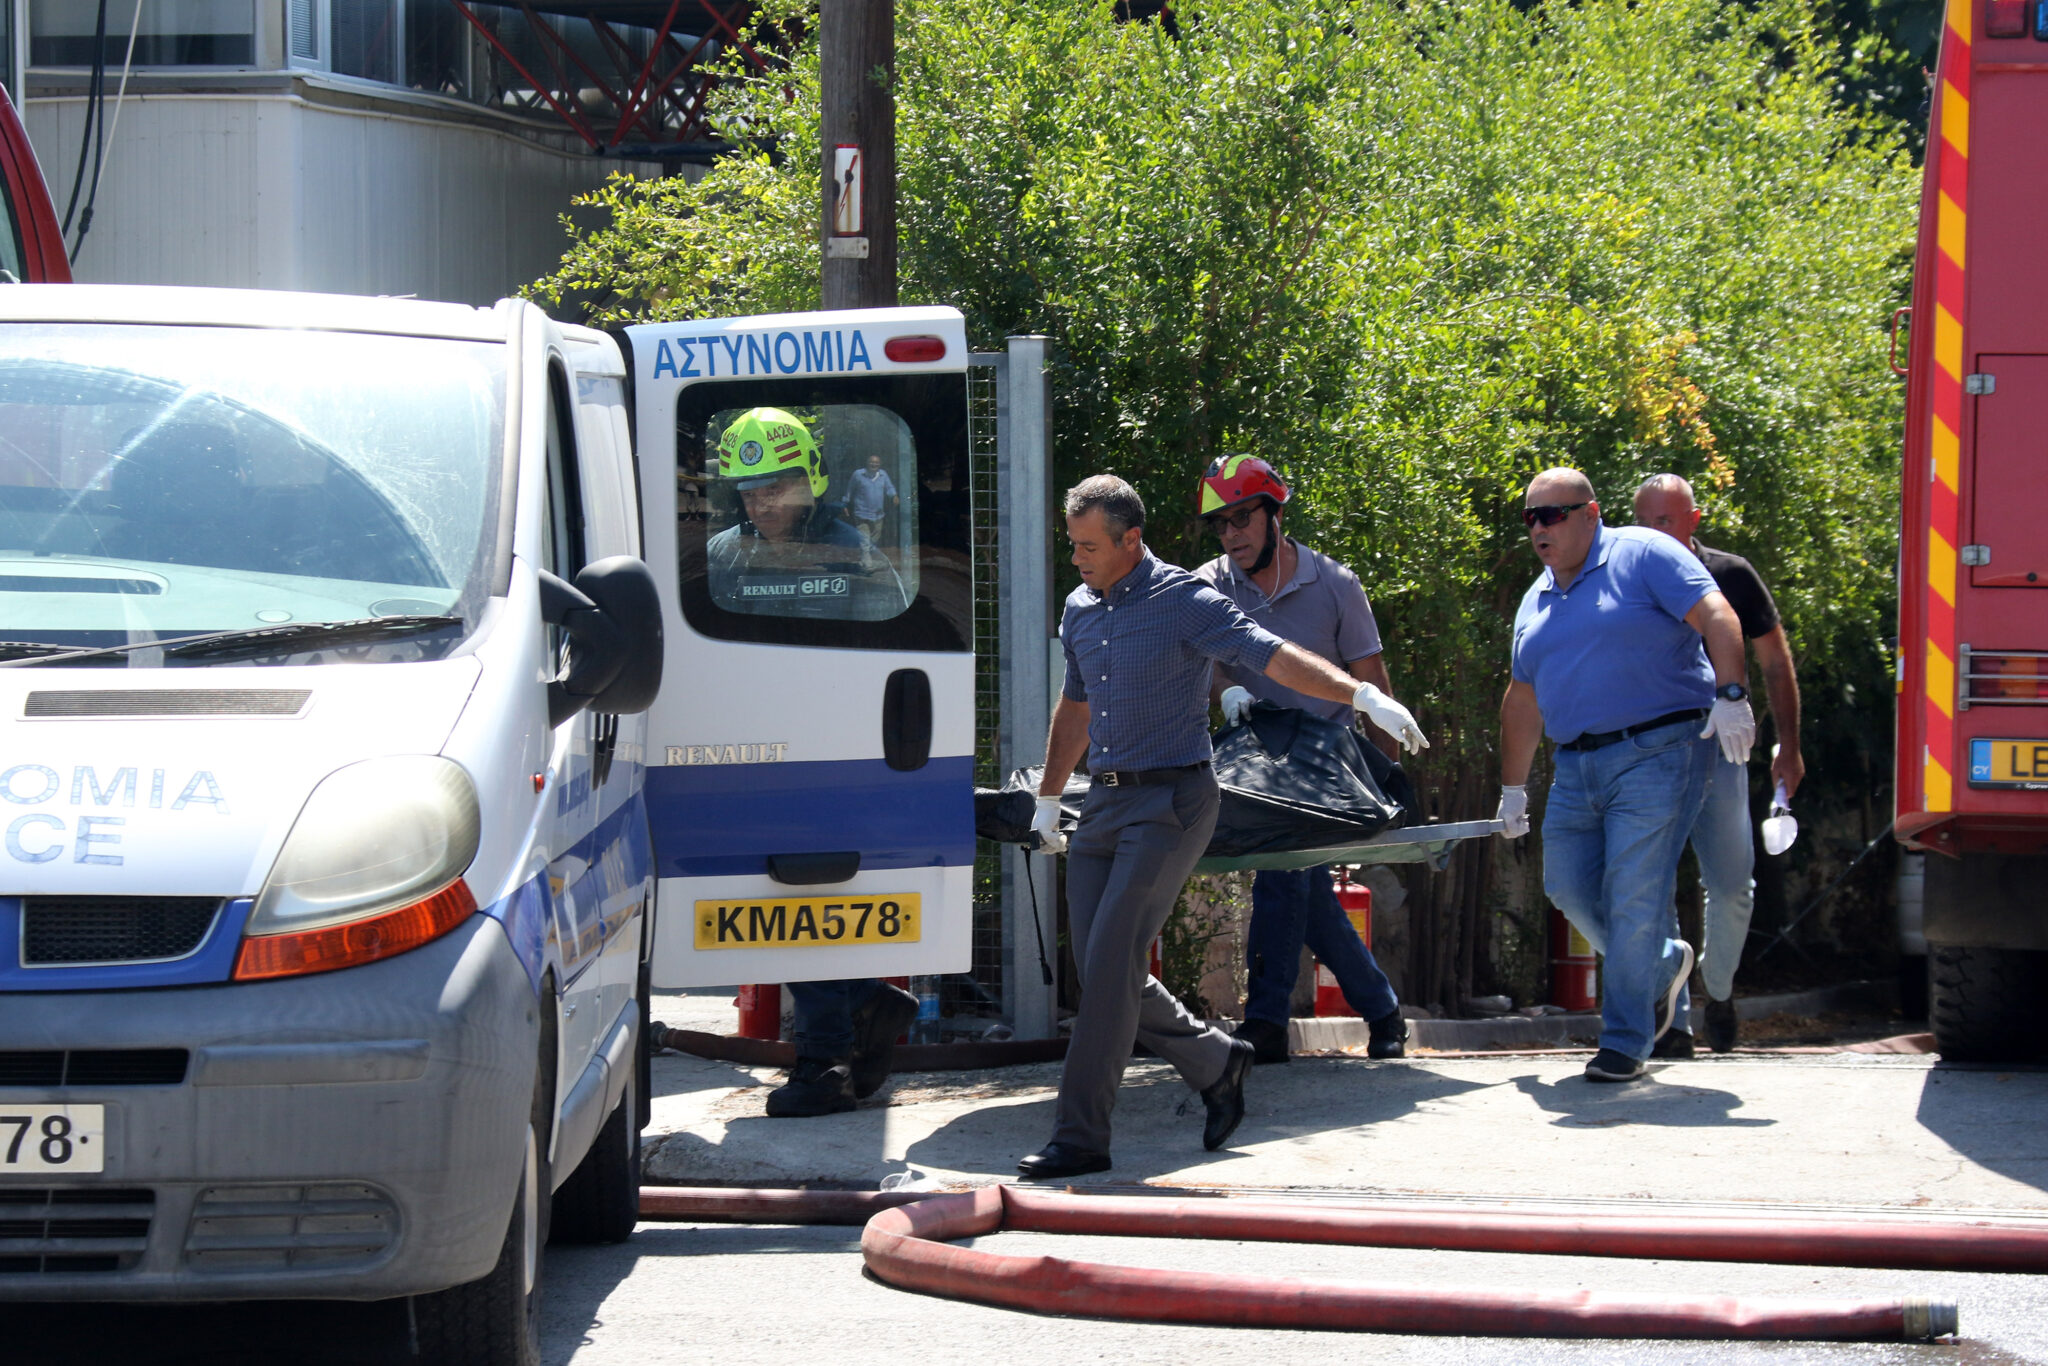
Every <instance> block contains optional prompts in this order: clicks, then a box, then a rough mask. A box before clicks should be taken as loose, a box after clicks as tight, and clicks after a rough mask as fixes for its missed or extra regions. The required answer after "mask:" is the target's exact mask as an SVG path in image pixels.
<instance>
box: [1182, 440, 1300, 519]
mask: <svg viewBox="0 0 2048 1366" xmlns="http://www.w3.org/2000/svg"><path fill="white" fill-rule="evenodd" d="M1247 498H1268V499H1271V500H1272V503H1273V506H1274V507H1284V506H1286V503H1287V485H1285V484H1283V483H1281V482H1280V476H1279V475H1277V474H1275V473H1274V472H1273V467H1272V466H1271V465H1268V464H1267V463H1266V462H1265V461H1263V460H1261V459H1259V457H1257V456H1256V455H1219V456H1217V457H1216V458H1215V459H1214V460H1212V461H1211V462H1209V472H1208V473H1207V474H1204V475H1203V476H1202V507H1201V511H1200V513H1199V514H1198V515H1200V516H1203V517H1207V516H1208V515H1209V514H1210V513H1212V512H1220V511H1221V510H1222V509H1224V508H1227V507H1229V506H1230V505H1231V504H1232V503H1242V502H1243V501H1244V500H1245V499H1247Z"/></svg>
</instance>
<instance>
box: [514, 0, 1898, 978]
mask: <svg viewBox="0 0 2048 1366" xmlns="http://www.w3.org/2000/svg"><path fill="white" fill-rule="evenodd" d="M1816 3H1817V0H1758V3H1755V4H1752V5H1747V6H1731V5H1727V4H1725V3H1722V2H1721V0H1635V2H1634V3H1631V0H1581V2H1580V3H1577V4H1572V5H1541V6H1537V7H1533V8H1528V9H1522V8H1518V7H1516V6H1515V5H1513V4H1511V3H1508V2H1507V0H1458V3H1450V0H1418V2H1417V3H1410V4H1406V5H1403V6H1398V7H1397V6H1393V5H1389V4H1384V3H1344V2H1342V0H1288V2H1287V3H1282V0H1206V2H1205V3H1204V4H1203V5H1202V6H1201V7H1200V12H1199V15H1198V17H1194V18H1188V17H1186V16H1183V19H1182V23H1181V27H1180V35H1179V37H1178V38H1175V37H1172V36H1169V35H1168V34H1167V33H1166V32H1165V31H1164V30H1163V29H1162V28H1160V27H1159V26H1158V25H1155V24H1149V23H1137V24H1119V23H1117V22H1115V21H1114V19H1113V15H1112V12H1111V9H1110V7H1109V6H1108V5H1106V4H1103V5H1086V4H1075V3H1073V0H902V3H900V4H899V6H898V27H897V32H898V48H899V58H898V91H897V110H898V146H899V151H898V157H899V163H900V166H901V172H900V178H899V184H898V195H899V220H900V233H901V264H900V270H901V276H902V281H903V284H902V293H903V297H905V298H906V299H909V300H916V301H919V302H930V303H947V304H951V305H953V306H955V307H957V308H959V309H960V310H961V311H962V313H964V314H965V315H966V317H967V319H968V328H969V333H970V336H971V337H972V338H973V339H974V340H975V341H976V342H977V344H980V345H987V346H993V345H996V344H998V343H999V340H1000V338H1001V337H1002V336H1003V335H1004V334H1006V333H1010V332H1018V331H1037V332H1044V333H1047V334H1050V335H1051V336H1052V337H1054V338H1055V339H1056V342H1057V352H1058V356H1059V365H1058V369H1057V372H1056V374H1055V379H1054V386H1055V397H1056V402H1057V403H1058V405H1059V412H1058V415H1057V424H1056V440H1057V452H1056V457H1057V462H1058V474H1059V476H1060V478H1061V479H1062V480H1063V481H1071V480H1072V479H1074V478H1077V477H1079V476H1080V475H1081V474H1083V473H1086V472H1089V471H1093V470H1098V469H1107V470H1112V471H1114V472H1116V473H1119V474H1122V475H1124V476H1125V477H1126V478H1129V479H1130V480H1131V481H1132V482H1133V483H1135V484H1136V485H1137V486H1138V487H1139V489H1140V490H1141V492H1142V493H1143V494H1144V495H1145V498H1146V501H1147V503H1148V505H1149V506H1150V507H1151V508H1153V509H1154V510H1155V511H1154V515H1153V522H1154V524H1153V528H1152V531H1151V535H1150V539H1151V540H1152V543H1153V544H1154V546H1155V547H1156V548H1158V549H1159V550H1160V552H1161V553H1162V554H1163V555H1165V556H1166V557H1167V558H1170V559H1175V560H1178V561H1179V562H1181V563H1186V564H1192V563H1195V562H1197V561H1198V559H1199V558H1206V557H1207V556H1208V555H1211V554H1214V553H1215V549H1214V547H1213V545H1208V544H1205V543H1204V541H1203V537H1202V534H1201V532H1200V528H1199V524H1198V523H1197V521H1196V520H1195V518H1194V515H1193V509H1194V497H1193V489H1194V482H1195V479H1196V477H1197V475H1198V474H1199V473H1200V471H1201V469H1202V467H1203V466H1204V464H1205V463H1206V462H1207V461H1208V460H1209V459H1210V458H1212V457H1213V456H1215V455H1216V454H1219V453H1222V452H1227V451H1251V452H1254V453H1257V454H1260V455H1263V456H1265V457H1266V458H1268V459H1269V460H1272V461H1273V462H1274V463H1275V464H1276V465H1278V466H1279V467H1280V468H1281V469H1282V470H1283V472H1285V474H1286V475H1287V476H1288V477H1289V478H1290V480H1292V481H1293V482H1294V484H1295V485H1296V487H1297V489H1298V490H1299V495H1300V496H1299V498H1298V500H1297V504H1296V507H1295V509H1294V510H1293V513H1292V515H1291V516H1290V519H1289V520H1290V529H1291V530H1293V531H1294V532H1296V533H1297V534H1299V535H1301V536H1303V538H1304V539H1306V540H1309V541H1311V542H1312V543H1314V544H1316V545H1318V546H1319V547H1320V548H1322V549H1324V550H1326V551H1328V552H1329V553H1331V554H1333V555H1335V556H1337V557H1338V558H1339V559H1341V560H1343V561H1345V562H1346V563H1349V564H1351V565H1352V566H1353V567H1354V568H1356V569H1357V571H1358V572H1359V573H1360V575H1361V576H1362V577H1363V579H1364V580H1365V583H1366V585H1367V588H1368V591H1369V592H1371V594H1372V595H1373V599H1374V604H1375V607H1376V609H1377V611H1378V613H1379V615H1380V618H1381V623H1382V627H1383V630H1384V632H1385V634H1386V637H1387V639H1388V641H1389V642H1390V656H1389V658H1390V663H1391V664H1392V666H1393V669H1394V679H1395V683H1396V689H1397V692H1398V693H1399V694H1400V695H1401V696H1402V697H1403V699H1404V700H1406V701H1409V702H1410V703H1411V705H1414V706H1416V708H1417V710H1418V711H1419V713H1420V714H1421V716H1422V718H1423V721H1424V724H1425V727H1426V728H1427V729H1428V730H1429V732H1430V734H1431V736H1432V739H1433V740H1434V741H1435V747H1434V748H1432V749H1431V750H1430V751H1429V753H1428V754H1427V756H1425V762H1424V763H1423V765H1422V766H1421V767H1422V769H1423V772H1422V774H1421V776H1422V778H1423V779H1424V786H1425V789H1426V791H1427V793H1428V794H1429V798H1430V801H1431V802H1432V804H1433V807H1434V809H1435V812H1436V813H1437V814H1441V815H1443V816H1445V817H1447V818H1471V817H1475V816H1483V815H1490V814H1491V811H1492V806H1493V800H1494V792H1495V784H1496V782H1497V774H1496V766H1495V760H1494V757H1493V752H1492V751H1493V743H1494V730H1495V722H1494V712H1495V708H1496V706H1497V703H1498V698H1499V693H1500V689H1501V687H1502V684H1503V681H1504V679H1505V674H1506V661H1507V652H1508V630H1509V624H1510V621H1511V618H1512V614H1513V610H1514V606H1515V604H1516V602H1517V601H1518V599H1519V597H1520V595H1521V592H1522V591H1523V589H1524V588H1525V587H1526V586H1527V585H1528V583H1529V582H1530V580H1531V579H1532V578H1533V576H1534V573H1535V570H1536V565H1535V563H1534V560H1533V558H1532V557H1531V556H1530V555H1529V554H1528V552H1527V551H1526V549H1525V548H1524V546H1525V539H1524V536H1523V533H1522V528H1521V525H1520V523H1519V521H1518V519H1517V518H1516V516H1515V508H1516V506H1517V504H1518V502H1519V497H1520V492H1521V489H1522V487H1523V486H1524V485H1525V484H1526V482H1527V480H1528V479H1529V478H1530V476H1531V475H1533V474H1534V473H1535V472H1536V471H1537V470H1539V469H1542V468H1544V467H1546V466H1549V465H1555V464H1567V465H1575V466H1577V467H1579V468H1580V469H1583V470H1585V471H1586V473H1587V474H1588V475H1589V476H1591V478H1592V479H1593V481H1594V484H1595V487H1596V488H1597V489H1598V490H1599V492H1600V494H1601V496H1602V501H1603V506H1604V508H1605V510H1606V515H1607V517H1608V520H1609V521H1610V522H1617V521H1622V522H1625V521H1627V520H1629V516H1630V514H1629V499H1630V494H1631V492H1632V490H1633V488H1634V486H1635V484H1636V482H1638V481H1639V480H1640V479H1641V478H1643V477H1644V476H1647V475H1649V474H1652V473H1656V472H1659V471H1664V470H1672V471H1676V472H1678V473H1680V474H1683V475H1685V476H1686V477H1688V478H1689V479H1691V480H1693V482H1694V484H1695V485H1696V486H1697V487H1698V488H1699V490H1700V492H1701V495H1702V500H1703V503H1704V505H1705V506H1706V508H1707V514H1708V520H1707V524H1706V528H1705V531H1706V534H1707V535H1708V536H1709V537H1710V538H1711V539H1712V540H1714V541H1715V542H1716V543H1718V544H1721V545H1724V546H1726V547H1727V548H1730V549H1733V550H1736V551H1738V552H1740V553H1743V554H1746V555H1748V556H1749V557H1750V558H1751V559H1752V560H1754V561H1755V562H1756V563H1757V565H1758V566H1759V568H1760V569H1761V570H1762V571H1763V572H1764V574H1765V575H1766V577H1767V579H1768V580H1769V581H1770V582H1771V584H1772V585H1773V588H1774V590H1775V591H1776V593H1777V595H1778V598H1779V601H1780V604H1781V606H1782V608H1783V609H1784V613H1785V616H1786V618H1787V621H1788V629H1789V632H1790V634H1791V636H1792V639H1793V642H1794V647H1795V650H1796V652H1797V654H1798V657H1799V659H1800V663H1801V668H1802V677H1803V679H1804V681H1805V683H1806V691H1807V693H1808V696H1809V698H1811V699H1812V702H1811V703H1810V705H1809V709H1808V715H1809V720H1810V725H1809V732H1808V734H1809V738H1808V748H1809V751H1810V753H1812V754H1813V755H1814V757H1815V758H1816V759H1817V760H1820V761H1821V762H1818V763H1816V765H1815V768H1816V773H1815V777H1814V779H1813V780H1812V789H1811V792H1812V800H1810V801H1809V802H1808V803H1806V805H1808V807H1809V809H1811V808H1812V806H1813V804H1814V802H1815V801H1818V802H1825V801H1828V800H1833V801H1835V802H1836V803H1838V804H1841V805H1851V804H1854V803H1856V802H1865V803H1867V802H1868V801H1869V799H1870V798H1869V793H1870V792H1871V791H1872V790H1874V789H1875V788H1877V787H1879V786H1881V785H1882V783H1883V781H1884V775H1885V773H1886V772H1887V758H1886V755H1885V753H1884V751H1885V749H1886V747H1887V745H1888V743H1889V729H1890V727H1889V705H1890V690H1889V688H1888V687H1887V686H1886V684H1887V682H1888V678H1887V669H1886V664H1885V659H1884V652H1883V650H1882V647H1881V644H1880V642H1881V640H1882V638H1883V637H1884V636H1885V635H1886V634H1888V632H1889V629H1890V628H1889V622H1890V620H1891V600H1892V591H1893V590H1892V585H1891V568H1892V557H1893V544H1894V541H1893V528H1894V524H1895V521H1896V515H1895V511H1894V503H1895V498H1896V479H1897V447H1898V431H1899V422H1900V413H1901V398H1900V391H1899V388H1898V386H1897V385H1896V384H1895V382H1894V381H1893V379H1892V376H1891V375H1890V373H1889V371H1888V370H1887V368H1886V363H1885V355H1886V350H1885V338H1884V332H1883V329H1884V326H1885V323H1886V320H1887V318H1888V316H1889V313H1890V310H1891V309H1892V308H1893V307H1895V306H1896V305H1897V304H1898V303H1901V302H1903V301H1904V296H1905V292H1906V285H1907V271H1908V268H1909V263H1910V249H1911V234H1912V231H1913V228H1914V214H1913V205H1914V198H1915V193H1916V189H1917V183H1916V178H1915V173H1914V171H1913V168H1912V166H1911V159H1910V156H1909V153H1908V147H1907V142H1906V136H1905V130H1904V129H1903V127H1902V125H1901V124H1899V123H1898V122H1897V121H1896V120H1894V119H1892V118H1890V117H1889V116H1887V115H1885V114H1883V113H1882V112H1872V106H1871V105H1870V104H1868V103H1867V102H1865V101H1862V100H1858V99H1854V98H1848V97H1845V91H1847V90H1849V88H1850V85H1852V84H1853V80H1852V78H1854V77H1855V76H1856V73H1855V71H1854V70H1852V69H1851V68H1852V67H1853V65H1854V61H1855V57H1854V54H1853V53H1851V54H1849V55H1847V56H1845V48H1844V45H1843V44H1842V43H1840V42H1838V41H1837V37H1836V30H1835V28H1834V27H1832V25H1833V22H1834V21H1833V19H1832V18H1831V17H1830V16H1829V15H1827V14H1823V13H1822V12H1820V11H1819V10H1818V9H1817V8H1816ZM721 89H722V90H723V92H724V97H723V98H724V104H723V108H722V112H721V118H722V119H723V120H724V126H725V127H726V128H727V130H728V131H729V132H730V133H733V134H735V135H738V136H743V137H745V138H746V139H748V141H747V143H746V145H747V146H748V147H749V148H751V149H752V150H750V151H749V152H747V153H746V154H743V155H735V156H732V157H728V158H725V159H723V160H721V161H719V162H718V163H716V164H715V165H714V166H713V167H712V168H711V169H710V171H709V172H708V173H707V174H705V175H704V176H703V177H702V178H701V179H698V180H695V181H690V180H686V179H684V178H681V177H670V178H667V179H663V180H659V181H655V182H647V183H636V182H632V181H629V180H624V179H620V180H615V181H613V182H612V183H611V184H610V185H608V186H606V187H605V188H604V189H602V190H601V191H599V192H598V193H597V194H596V195H594V196H592V203H593V204H595V205H596V206H598V207H600V208H601V209H603V210H605V211H606V212H605V214H604V215H603V217H604V220H605V221H604V222H603V224H602V225H601V226H599V227H597V228H595V229H592V230H587V231H577V230H575V229H573V228H572V237H573V240H572V242H571V244H570V248H569V251H568V252H567V254H566V255H565V257H564V258H563V262H562V266H561V268H560V269H559V270H558V271H557V272H556V273H555V274H553V275H552V276H550V277H549V278H548V279H546V280H543V281H541V282H540V283H539V284H538V285H537V286H536V292H537V293H538V294H539V295H540V296H541V297H543V298H546V299H549V300H552V301H554V302H556V303H557V304H567V305H574V306H578V307H581V308H583V309H586V310H587V311H588V312H590V313H592V314H593V315H595V316H597V317H600V318H604V319H628V318H660V317H685V316H713V315H720V314H731V313H742V312H753V311H760V310H768V309H778V310H779V309H789V308H804V307H811V306H815V303H816V298H817V286H816V278H817V245H816V232H817V228H816V222H815V218H816V213H817V178H816V162H815V156H816V150H815V149H816V148H817V145H818V101H817V64H816V57H815V53H814V52H808V51H805V50H803V49H801V48H798V49H797V50H795V51H794V52H792V54H791V57H790V63H789V66H788V68H787V70H784V71H779V72H777V73H775V74H774V75H773V76H770V77H765V78H751V79H750V78H746V77H745V76H744V75H743V74H741V73H737V72H736V73H735V74H734V76H733V77H732V79H730V80H728V81H727V83H726V84H725V85H724V86H722V87H721ZM1525 849H1526V846H1524V848H1522V849H1517V850H1516V851H1514V852H1513V853H1512V854H1511V855H1510V857H1511V859H1513V860H1515V866H1516V867H1518V868H1519V869H1520V877H1521V881H1522V882H1523V883H1524V884H1525V886H1524V890H1523V891H1522V892H1521V893H1520V894H1516V895H1510V896H1508V897H1507V899H1506V903H1505V905H1504V906H1503V903H1502V899H1501V895H1500V889H1501V887H1502V885H1503V878H1502V877H1501V876H1498V875H1496V874H1495V873H1494V872H1493V871H1490V870H1489V868H1488V867H1487V861H1488V860H1491V859H1493V858H1495V857H1496V852H1495V851H1494V850H1493V849H1490V848H1480V849H1472V850H1470V851H1468V853H1467V854H1465V855H1462V856H1461V857H1463V858H1465V859H1466V860H1467V866H1465V867H1464V868H1463V869H1462V870H1461V871H1459V873H1458V875H1457V876H1454V877H1452V878H1450V879H1446V880H1443V881H1441V882H1439V883H1436V884H1432V889H1430V890H1427V891H1425V892H1424V893H1423V895H1421V896H1420V898H1419V900H1418V903H1417V904H1418V911H1417V915H1418V923H1419V924H1420V923H1427V924H1430V925H1434V926H1437V927H1438V930H1433V931H1432V932H1431V933H1432V934H1435V935H1436V938H1434V939H1432V938H1431V937H1430V936H1429V935H1422V934H1418V935H1417V936H1416V937H1415V938H1416V942H1417V943H1418V944H1422V945H1423V947H1422V948H1419V949H1418V950H1417V953H1418V954H1419V955H1420V957H1421V958H1422V959H1424V960H1426V961H1420V962H1418V963H1416V964H1411V969H1412V971H1411V976H1410V990H1411V992H1414V991H1416V990H1417V989H1418V984H1417V978H1418V977H1419V978H1420V979H1421V984H1420V991H1421V992H1422V993H1424V994H1423V995H1422V996H1421V999H1425V1000H1426V999H1430V998H1431V995H1432V994H1433V995H1434V996H1435V998H1436V999H1444V1000H1455V999H1457V996H1458V995H1459V994H1462V993H1468V992H1470V991H1472V990H1474V989H1475V988H1477V987H1485V986H1488V985H1517V984H1518V983H1516V982H1514V981H1512V980H1510V979H1516V978H1521V979H1523V980H1526V977H1527V974H1528V972H1529V971H1530V964H1531V960H1530V959H1529V958H1528V956H1527V953H1528V951H1529V947H1530V944H1531V943H1532V942H1533V941H1532V940H1531V938H1530V936H1531V935H1532V934H1533V933H1534V931H1535V930H1536V922H1535V921H1534V919H1533V918H1532V917H1530V916H1529V915H1527V914H1526V912H1522V911H1517V906H1529V905H1533V904H1535V897H1534V895H1533V894H1532V892H1533V888H1532V887H1530V886H1528V885H1526V884H1528V883H1529V879H1530V878H1531V877H1532V876H1533V865H1534V860H1533V856H1532V855H1530V854H1528V853H1527V852H1525ZM1505 883H1506V884H1507V885H1508V887H1509V890H1510V892H1512V891H1513V887H1514V884H1515V883H1516V878H1515V877H1513V876H1509V877H1507V878H1505ZM1452 903H1455V904H1452ZM1496 909H1505V910H1506V911H1507V912H1508V913H1509V914H1510V916H1511V917H1515V916H1519V919H1517V920H1514V921H1513V922H1512V923H1514V924H1519V925H1520V927H1521V930H1520V932H1519V935H1518V934H1517V933H1510V934H1508V935H1507V936H1506V937H1505V940H1504V941H1503V942H1505V943H1506V944H1507V946H1508V952H1506V953H1504V954H1502V955H1500V957H1499V960H1498V961H1496V962H1493V963H1492V964H1491V965H1489V962H1488V954H1489V952H1490V951H1491V949H1492V946H1493V944H1494V941H1495V939H1496V938H1497V936H1496V935H1495V934H1494V933H1493V922H1492V919H1491V917H1492V915H1493V913H1494V911H1495V910H1496ZM1439 931H1440V932H1439ZM1518 938H1519V939H1520V941H1521V944H1522V950H1523V958H1522V959H1521V960H1520V961H1519V962H1517V961H1514V947H1515V943H1516V941H1517V939H1518ZM1425 941H1427V942H1426V943H1425ZM1488 979H1492V980H1488Z"/></svg>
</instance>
